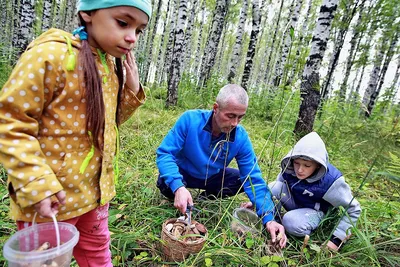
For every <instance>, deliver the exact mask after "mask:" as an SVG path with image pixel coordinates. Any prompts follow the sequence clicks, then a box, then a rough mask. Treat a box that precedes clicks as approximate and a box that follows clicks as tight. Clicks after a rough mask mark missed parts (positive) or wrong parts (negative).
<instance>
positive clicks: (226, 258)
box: [0, 74, 400, 267]
mask: <svg viewBox="0 0 400 267" xmlns="http://www.w3.org/2000/svg"><path fill="white" fill-rule="evenodd" d="M225 82H226V81H224V80H223V79H222V78H221V77H219V76H217V75H214V76H212V77H211V79H210V82H209V83H208V84H207V86H206V88H205V89H202V90H198V91H197V89H196V85H195V77H192V76H190V75H187V74H184V75H183V78H182V81H181V83H180V87H179V102H178V106H177V107H175V108H173V109H168V110H167V109H165V98H166V88H165V87H153V88H151V89H148V88H146V89H145V90H146V94H147V96H148V99H147V102H146V104H145V105H144V106H143V107H141V108H140V109H138V110H137V112H136V113H135V115H134V116H133V117H132V118H131V119H130V120H128V121H127V122H126V123H125V124H124V125H123V126H122V127H121V130H120V135H121V154H120V178H119V183H118V185H117V195H116V197H115V198H114V199H113V200H112V202H111V203H110V204H111V205H110V211H109V227H110V231H111V239H112V240H111V241H112V245H111V251H112V260H113V264H114V266H163V265H164V266H165V265H167V264H172V263H168V262H165V261H164V259H163V252H162V249H161V247H160V244H161V243H162V240H161V237H160V231H161V226H162V223H163V222H164V221H165V220H166V219H168V218H175V217H178V216H179V215H180V214H179V212H177V210H176V209H175V208H174V207H173V204H172V202H170V201H168V200H166V199H165V198H164V197H162V196H160V193H159V191H158V189H157V188H156V185H155V183H156V180H157V176H158V171H157V166H156V164H155V159H156V156H155V151H156V149H157V147H158V146H159V144H160V142H161V140H162V139H163V137H164V136H165V135H166V134H167V132H168V131H169V130H170V128H171V127H172V126H173V124H174V122H175V121H176V119H177V118H178V116H179V115H180V114H181V113H182V112H183V111H185V110H186V109H192V108H204V109H210V108H211V107H212V104H213V102H214V100H215V96H216V94H217V92H218V90H219V88H221V87H222V86H223V85H224V84H225ZM299 103H300V94H299V91H298V90H295V88H294V87H293V88H291V87H290V88H289V87H282V88H278V90H277V91H276V92H268V93H265V91H264V93H262V94H259V95H257V94H256V93H251V94H250V106H249V109H248V112H247V114H246V117H245V119H244V120H243V125H244V127H245V128H246V129H247V131H248V133H249V136H250V138H251V140H252V143H253V146H254V150H255V152H256V154H257V156H258V162H259V165H260V168H261V170H262V172H263V174H264V177H265V179H266V180H267V181H268V182H270V181H273V180H274V179H275V177H276V175H277V174H278V173H279V171H280V167H279V162H280V159H281V158H282V157H283V156H284V155H285V154H286V153H287V152H288V151H289V150H290V148H291V147H292V146H293V144H294V143H295V138H294V136H293V133H292V130H293V128H294V124H295V122H296V119H297V114H298V107H299ZM359 110H360V109H359V107H358V106H357V105H355V104H339V103H338V102H337V101H336V99H331V100H329V101H327V102H326V104H325V105H324V109H323V110H322V111H321V112H322V113H321V116H320V118H319V119H317V120H316V122H315V130H316V131H318V133H319V134H320V135H321V136H322V138H323V139H324V141H325V143H326V146H327V150H328V151H329V156H330V157H329V158H330V161H331V162H332V163H333V164H334V165H335V166H337V167H338V168H339V169H340V170H341V171H342V173H343V174H344V175H345V177H346V181H348V182H349V184H350V185H351V186H352V188H353V192H354V194H355V196H356V198H357V200H359V201H360V203H361V205H362V208H363V211H362V216H361V217H360V220H359V222H358V225H357V228H356V229H354V230H353V236H352V238H351V239H350V240H349V241H348V243H347V244H346V245H345V246H344V247H343V248H342V250H341V251H340V253H331V252H329V251H327V250H326V249H325V248H324V247H323V244H324V242H326V241H327V240H329V238H330V234H331V232H332V230H333V228H334V227H335V225H336V224H337V222H338V220H339V219H340V217H341V216H342V215H343V214H344V213H343V212H342V211H341V210H340V209H333V210H331V211H330V212H329V213H328V214H327V215H326V216H325V218H324V220H323V221H322V222H321V225H320V227H319V228H318V229H317V230H316V231H315V232H313V233H312V235H311V239H310V241H309V244H308V246H306V247H305V248H303V240H302V239H301V238H296V237H289V240H288V246H287V249H285V250H283V251H282V252H281V253H280V254H279V255H278V254H273V253H271V250H270V247H269V246H268V244H267V240H268V239H269V236H268V234H267V233H266V232H265V231H264V232H263V233H262V234H260V235H257V236H254V235H253V236H252V235H245V236H237V235H236V234H235V233H234V232H233V231H232V230H231V218H232V216H231V214H232V211H233V209H234V208H236V207H238V206H239V205H240V203H241V202H244V201H247V198H246V196H244V195H243V194H241V195H238V196H235V197H232V198H229V199H218V200H201V199H200V198H199V193H200V192H199V191H198V190H192V195H193V200H194V204H195V206H196V208H198V209H199V210H200V212H199V213H197V214H194V215H193V216H194V217H193V219H195V220H197V221H199V222H201V223H202V224H204V225H205V226H206V227H207V229H208V230H209V238H208V240H207V242H206V244H205V246H204V247H203V249H202V250H201V251H200V252H199V253H198V254H197V255H191V256H190V257H189V258H188V259H186V261H185V262H182V263H178V264H177V265H178V266H232V267H237V266H240V265H242V266H397V265H399V264H400V262H399V258H400V257H399V251H398V245H397V244H398V242H399V238H400V223H399V221H400V215H399V214H400V204H399V202H398V198H399V195H398V194H399V189H398V187H396V186H393V185H394V184H393V179H392V180H390V179H387V178H386V177H389V176H388V175H387V173H391V174H393V175H396V176H398V175H399V173H398V171H399V166H398V165H399V155H398V152H397V151H398V145H399V144H398V143H397V142H396V140H397V139H399V137H400V136H399V135H398V133H399V126H398V124H397V123H396V118H397V117H396V116H398V113H397V112H398V111H396V109H395V108H391V109H390V110H388V111H387V113H386V114H383V112H380V110H379V109H378V112H374V113H373V114H372V116H371V117H370V118H369V119H368V120H365V119H364V117H363V116H360V113H359ZM382 111H383V109H382ZM371 168H372V172H373V173H375V175H374V176H373V177H371V176H366V174H367V173H368V172H369V170H370V169H371ZM379 170H381V172H376V171H379ZM383 171H384V172H385V173H382V172H383ZM364 180H365V183H364ZM0 182H1V184H0V195H1V196H3V197H2V198H1V202H0V213H1V215H2V216H1V221H0V223H1V225H2V227H1V229H0V233H1V234H0V243H1V244H4V242H5V240H7V238H8V237H9V236H10V235H12V234H13V233H14V232H15V230H16V229H15V224H14V222H12V221H11V220H10V219H8V218H7V217H6V214H7V213H8V211H9V202H10V200H9V196H8V195H7V187H6V173H5V171H4V170H3V169H1V168H0ZM361 184H362V185H363V186H362V187H361V186H360V185H361ZM343 216H346V215H343ZM1 264H5V260H4V259H3V258H0V265H1ZM72 266H76V263H73V265H72Z"/></svg>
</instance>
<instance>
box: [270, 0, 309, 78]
mask: <svg viewBox="0 0 400 267" xmlns="http://www.w3.org/2000/svg"><path fill="white" fill-rule="evenodd" d="M302 4H303V0H297V4H296V6H295V8H294V10H293V12H292V16H291V18H290V24H289V27H287V28H286V30H285V33H284V38H285V39H284V41H283V47H282V50H281V57H280V58H278V60H277V62H276V65H275V77H274V79H273V85H274V86H279V84H280V83H281V81H282V76H283V72H284V69H285V65H286V61H287V58H288V57H289V55H290V50H291V48H292V42H293V39H292V38H294V32H295V29H296V26H297V21H298V20H299V15H300V10H301V6H302Z"/></svg>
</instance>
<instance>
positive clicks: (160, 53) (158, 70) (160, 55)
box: [156, 1, 173, 83]
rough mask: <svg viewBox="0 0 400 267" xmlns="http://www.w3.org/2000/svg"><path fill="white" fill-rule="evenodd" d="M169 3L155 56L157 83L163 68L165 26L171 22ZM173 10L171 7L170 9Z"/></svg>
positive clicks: (168, 3)
mask: <svg viewBox="0 0 400 267" xmlns="http://www.w3.org/2000/svg"><path fill="white" fill-rule="evenodd" d="M170 3H171V1H168V2H167V12H166V16H165V18H164V19H163V20H162V21H163V24H162V25H163V26H162V29H163V32H162V34H161V40H160V49H159V50H158V56H157V61H156V66H159V67H158V68H156V79H157V80H158V83H160V81H161V76H162V73H163V68H162V67H161V66H163V64H164V49H163V47H164V43H165V37H166V36H167V25H168V22H169V21H170V20H171V16H172V14H171V12H172V10H170ZM172 9H173V7H172Z"/></svg>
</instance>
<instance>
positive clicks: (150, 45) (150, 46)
mask: <svg viewBox="0 0 400 267" xmlns="http://www.w3.org/2000/svg"><path fill="white" fill-rule="evenodd" d="M162 2H163V0H159V1H158V5H157V10H156V11H155V14H154V17H153V18H152V19H153V20H154V23H153V29H152V31H151V38H150V40H149V43H148V48H147V49H146V50H147V51H148V52H147V55H146V56H145V57H144V63H143V71H142V75H141V77H142V78H141V81H142V82H143V83H145V84H146V83H147V81H148V79H149V77H148V76H149V70H150V66H151V64H152V61H153V52H154V51H153V44H154V39H155V37H156V33H157V26H158V22H159V20H160V17H161V15H160V13H161V8H162Z"/></svg>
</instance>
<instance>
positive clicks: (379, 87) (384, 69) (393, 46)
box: [365, 31, 399, 116]
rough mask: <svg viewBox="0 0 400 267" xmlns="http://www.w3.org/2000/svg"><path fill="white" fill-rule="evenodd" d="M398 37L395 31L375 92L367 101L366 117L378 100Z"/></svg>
mask: <svg viewBox="0 0 400 267" xmlns="http://www.w3.org/2000/svg"><path fill="white" fill-rule="evenodd" d="M398 36H399V35H398V32H397V31H396V32H395V33H394V36H393V38H392V40H391V42H390V46H389V49H388V51H387V53H386V56H385V61H384V62H383V66H382V69H381V70H380V73H379V84H378V86H377V88H376V89H375V91H374V92H373V93H372V95H371V97H370V100H369V103H368V107H367V112H366V114H365V115H366V116H370V115H371V113H372V110H373V109H374V106H375V102H376V99H377V98H378V96H379V94H380V92H381V89H382V86H383V83H384V81H385V77H386V72H387V69H388V67H389V64H390V61H392V58H393V54H394V52H395V47H396V44H397V41H398Z"/></svg>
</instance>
